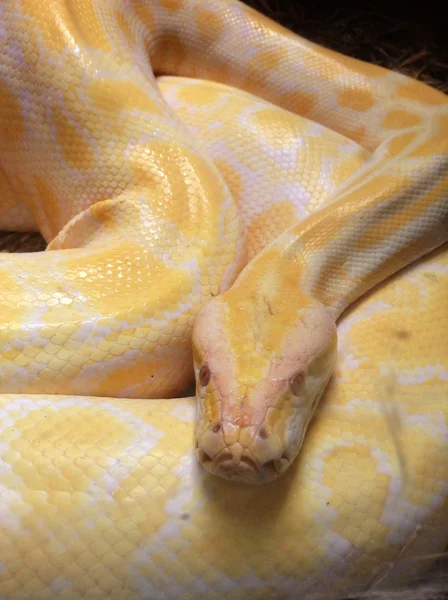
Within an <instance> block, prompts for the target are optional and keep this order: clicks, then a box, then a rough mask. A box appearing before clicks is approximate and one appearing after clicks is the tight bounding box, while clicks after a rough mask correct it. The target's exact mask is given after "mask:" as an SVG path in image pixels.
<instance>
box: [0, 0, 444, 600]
mask: <svg viewBox="0 0 448 600" xmlns="http://www.w3.org/2000/svg"><path fill="white" fill-rule="evenodd" d="M245 1H246V3H247V4H249V5H250V6H253V7H254V8H257V9H258V10H260V11H261V12H263V13H264V14H266V15H269V16H270V17H271V18H273V19H275V20H276V21H278V22H279V23H282V24H283V25H285V26H286V27H289V28H290V29H292V30H293V31H295V32H297V33H298V34H300V35H303V36H304V37H306V38H308V39H310V40H312V41H314V42H317V43H319V44H322V45H324V46H327V47H329V48H332V49H333V50H336V51H339V52H343V53H344V54H348V55H350V56H354V57H356V58H359V59H361V60H366V61H369V62H373V63H375V64H378V65H381V66H385V67H387V68H389V69H395V70H397V71H400V72H402V73H405V74H407V75H410V76H412V77H415V78H417V79H420V80H421V81H424V82H426V83H428V84H429V85H432V86H433V87H435V88H437V89H439V90H442V91H443V92H445V93H448V51H447V46H446V42H445V38H444V36H445V31H444V30H443V28H444V26H446V20H445V19H443V18H442V8H441V5H442V3H440V5H438V6H437V5H436V4H435V3H434V2H432V3H430V4H428V3H426V2H422V3H421V6H420V7H418V6H416V5H413V6H411V4H410V2H408V3H402V2H398V1H397V0H395V1H391V2H389V3H387V5H386V8H384V7H383V6H381V5H380V4H379V3H378V2H377V3H371V4H368V3H366V2H362V0H361V1H358V3H357V4H355V3H348V2H346V3H344V4H342V3H339V2H329V1H328V0H326V1H325V0H323V1H320V2H319V1H318V0H302V1H295V0H245ZM44 248H45V243H44V240H43V239H42V237H41V236H40V234H38V233H7V232H0V252H32V251H38V250H43V249H44ZM422 560H424V557H422ZM356 598H357V600H361V598H362V599H365V600H442V599H443V598H445V599H446V598H448V558H447V556H441V557H440V558H439V561H438V563H437V565H436V566H435V568H434V569H433V571H432V573H431V575H430V577H429V578H428V579H427V580H426V582H424V581H415V580H414V579H413V577H412V565H409V582H408V585H407V586H406V589H402V590H399V591H394V592H383V593H378V592H373V593H369V594H366V595H363V596H359V595H358V596H357V597H356ZM341 600H342V599H341ZM347 600H349V599H347Z"/></svg>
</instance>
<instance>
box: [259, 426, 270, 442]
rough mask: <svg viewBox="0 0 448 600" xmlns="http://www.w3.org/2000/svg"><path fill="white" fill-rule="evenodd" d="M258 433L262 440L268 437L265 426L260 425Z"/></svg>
mask: <svg viewBox="0 0 448 600" xmlns="http://www.w3.org/2000/svg"><path fill="white" fill-rule="evenodd" d="M258 435H259V436H260V437H261V439H262V440H267V439H268V432H267V431H266V428H265V427H260V431H259V432H258Z"/></svg>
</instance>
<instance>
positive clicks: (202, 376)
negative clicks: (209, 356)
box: [199, 365, 212, 386]
mask: <svg viewBox="0 0 448 600" xmlns="http://www.w3.org/2000/svg"><path fill="white" fill-rule="evenodd" d="M211 375H212V374H211V372H210V369H209V368H208V366H207V365H202V367H201V368H200V369H199V383H200V384H201V385H202V386H206V385H207V384H208V382H209V381H210V377H211Z"/></svg>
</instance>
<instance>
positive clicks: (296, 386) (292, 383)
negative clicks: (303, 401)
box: [289, 371, 305, 396]
mask: <svg viewBox="0 0 448 600" xmlns="http://www.w3.org/2000/svg"><path fill="white" fill-rule="evenodd" d="M304 382H305V374H304V373H303V371H299V372H298V373H296V374H295V375H294V376H293V377H291V379H290V380H289V387H290V388H291V392H292V393H293V394H294V396H298V395H299V394H300V392H301V391H302V389H303V384H304Z"/></svg>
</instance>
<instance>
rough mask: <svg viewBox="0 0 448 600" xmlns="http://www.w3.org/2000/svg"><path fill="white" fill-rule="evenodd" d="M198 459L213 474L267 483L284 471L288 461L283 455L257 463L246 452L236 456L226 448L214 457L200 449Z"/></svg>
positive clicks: (236, 480) (226, 477)
mask: <svg viewBox="0 0 448 600" xmlns="http://www.w3.org/2000/svg"><path fill="white" fill-rule="evenodd" d="M199 460H200V462H201V464H202V466H203V467H204V468H205V470H206V471H208V472H210V473H212V474H213V475H217V476H218V477H220V478H222V479H227V480H230V481H235V482H240V483H250V484H261V483H267V482H270V481H272V480H274V479H276V478H277V477H279V476H280V475H281V474H282V473H284V471H285V470H286V469H287V467H288V465H289V462H290V461H289V459H287V458H286V457H285V456H284V455H283V456H282V457H281V458H279V459H277V460H269V461H267V462H265V463H264V464H259V463H258V462H257V461H256V460H254V459H253V458H251V457H250V456H247V455H246V454H242V455H241V456H238V457H236V456H235V455H233V454H232V452H231V451H230V450H228V449H225V450H223V451H222V452H220V453H219V455H217V456H215V457H214V458H212V457H211V456H209V455H208V454H207V453H206V452H204V451H203V450H200V451H199Z"/></svg>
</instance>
